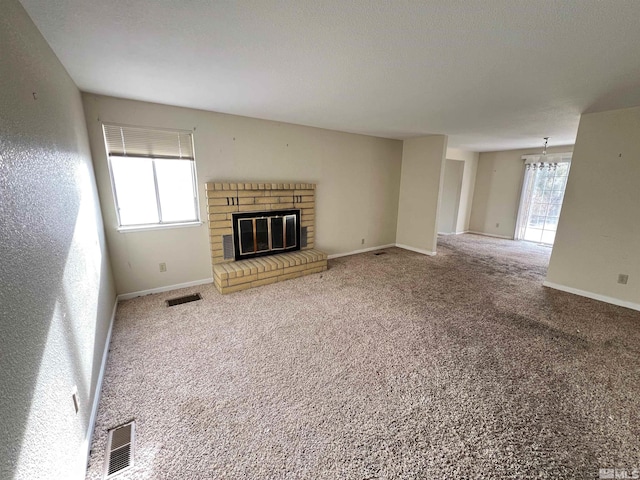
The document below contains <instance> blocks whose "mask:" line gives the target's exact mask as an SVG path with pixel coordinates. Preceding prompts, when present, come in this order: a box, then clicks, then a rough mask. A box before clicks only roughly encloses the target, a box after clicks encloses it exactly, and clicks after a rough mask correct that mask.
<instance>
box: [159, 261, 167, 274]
mask: <svg viewBox="0 0 640 480" xmlns="http://www.w3.org/2000/svg"><path fill="white" fill-rule="evenodd" d="M160 271H161V272H166V271H167V264H166V263H161V264H160Z"/></svg>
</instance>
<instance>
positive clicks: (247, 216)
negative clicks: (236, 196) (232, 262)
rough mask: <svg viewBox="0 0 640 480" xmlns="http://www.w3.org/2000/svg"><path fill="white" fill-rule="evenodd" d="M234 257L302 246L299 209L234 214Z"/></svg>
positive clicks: (276, 251) (273, 252)
mask: <svg viewBox="0 0 640 480" xmlns="http://www.w3.org/2000/svg"><path fill="white" fill-rule="evenodd" d="M232 223H233V245H234V251H235V259H236V260H243V259H245V258H254V257H261V256H264V255H274V254H276V253H284V252H290V251H295V250H300V210H298V209H295V210H269V211H266V212H246V213H234V214H233V222H232Z"/></svg>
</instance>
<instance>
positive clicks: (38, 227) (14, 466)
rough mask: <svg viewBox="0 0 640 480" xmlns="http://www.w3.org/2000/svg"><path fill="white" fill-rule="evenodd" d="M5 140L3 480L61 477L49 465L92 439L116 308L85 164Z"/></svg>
mask: <svg viewBox="0 0 640 480" xmlns="http://www.w3.org/2000/svg"><path fill="white" fill-rule="evenodd" d="M3 143H4V144H3V145H2V152H10V154H9V155H6V154H5V155H4V156H3V158H2V163H1V164H0V191H1V193H2V201H1V204H0V209H1V212H2V225H1V227H0V264H1V265H2V270H3V273H2V287H1V289H0V305H1V309H2V321H1V322H0V360H1V364H2V367H1V369H0V385H1V391H2V394H1V395H0V411H1V412H2V416H1V420H0V422H1V430H2V431H3V435H2V438H1V439H0V457H1V458H2V464H1V468H0V473H1V474H0V477H1V478H7V479H10V478H36V476H34V473H36V472H37V473H38V475H40V476H41V475H43V474H50V475H52V476H55V474H57V472H47V471H46V469H47V468H49V466H50V467H54V466H55V465H65V464H66V465H67V466H68V465H77V464H78V460H79V458H81V455H80V453H81V452H80V451H78V450H77V449H76V448H72V447H73V445H74V444H75V445H77V444H79V442H80V443H81V442H82V440H83V439H84V437H85V433H86V429H87V425H88V423H89V416H90V414H91V403H90V399H91V398H92V396H93V394H94V392H92V391H91V388H92V385H95V384H96V380H97V379H96V376H97V375H98V373H99V366H100V362H101V357H102V351H103V347H104V338H105V336H106V331H105V328H108V325H104V322H100V319H99V318H98V317H99V315H100V313H99V312H101V311H102V312H103V311H105V310H103V309H104V308H105V305H109V303H110V304H111V305H110V306H108V307H106V308H107V311H111V309H112V307H113V293H112V292H111V291H110V289H111V286H110V285H109V277H108V276H107V275H105V274H104V273H103V272H104V271H105V270H106V271H108V269H109V267H108V264H107V261H108V260H107V259H106V258H105V256H104V255H103V254H102V252H103V249H104V245H103V242H101V239H100V236H99V231H100V229H101V228H102V223H101V220H100V217H99V210H97V199H96V196H95V191H94V187H93V184H92V182H93V180H92V177H91V175H92V172H91V170H90V168H89V167H88V166H87V159H86V158H79V156H78V155H77V154H75V153H69V152H55V151H44V150H43V149H33V150H29V149H28V148H27V149H25V145H24V144H20V143H17V144H11V143H9V144H7V143H6V141H5V142H3ZM103 277H104V278H103ZM101 292H102V295H101ZM101 323H102V325H101ZM101 342H102V345H100V343H101ZM96 357H97V358H96ZM74 385H77V392H78V398H79V400H80V411H79V412H78V414H77V415H76V413H75V409H74V407H73V401H72V396H71V395H72V389H73V386H74ZM52 441H53V442H52ZM67 468H68V467H67Z"/></svg>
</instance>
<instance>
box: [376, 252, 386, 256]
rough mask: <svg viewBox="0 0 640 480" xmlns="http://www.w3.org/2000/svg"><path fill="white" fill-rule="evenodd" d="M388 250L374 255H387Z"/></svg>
mask: <svg viewBox="0 0 640 480" xmlns="http://www.w3.org/2000/svg"><path fill="white" fill-rule="evenodd" d="M386 253H387V252H376V253H374V255H385V254H386Z"/></svg>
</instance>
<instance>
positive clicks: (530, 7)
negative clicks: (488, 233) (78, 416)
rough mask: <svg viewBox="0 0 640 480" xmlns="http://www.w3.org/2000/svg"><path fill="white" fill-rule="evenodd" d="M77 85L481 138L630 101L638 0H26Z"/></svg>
mask: <svg viewBox="0 0 640 480" xmlns="http://www.w3.org/2000/svg"><path fill="white" fill-rule="evenodd" d="M21 1H22V4H23V5H24V7H25V8H26V10H27V11H28V13H29V15H30V16H31V18H32V19H33V20H34V22H35V23H36V25H37V26H38V28H39V29H40V31H41V32H42V34H43V35H44V37H45V38H46V39H47V41H48V42H49V44H50V45H51V47H52V48H53V50H54V51H55V53H56V54H57V55H58V57H59V58H60V60H61V61H62V63H63V64H64V66H65V67H66V68H67V70H68V71H69V73H70V75H71V77H72V78H73V79H74V81H75V82H76V83H77V85H78V86H79V87H80V89H81V90H83V91H87V92H93V93H100V94H105V95H113V96H117V97H124V98H131V99H137V100H146V101H151V102H158V103H165V104H170V105H179V106H185V107H193V108H200V109H205V110H213V111H218V112H225V113H233V114H237V115H246V116H250V117H257V118H264V119H271V120H278V121H283V122H291V123H297V124H303V125H312V126H316V127H323V128H330V129H336V130H343V131H348V132H357V133H364V134H368V135H378V136H383V137H391V138H406V137H410V136H415V135H424V134H430V133H443V134H448V135H449V145H450V146H454V147H458V148H465V149H469V150H476V151H488V150H504V149H511V148H528V147H534V146H540V145H541V144H542V137H546V136H550V137H551V140H550V144H551V145H561V144H571V143H573V142H574V140H575V135H576V130H577V126H578V120H579V116H580V114H581V113H582V112H585V111H596V110H608V109H613V108H622V107H628V106H636V105H640V52H639V50H638V48H639V46H640V28H639V27H638V21H639V20H640V1H637V0H630V1H624V0H609V1H597V0H563V1H547V0H544V1H543V0H529V1H513V0H504V1H498V0H476V1H473V2H470V1H468V0H460V1H452V0H432V1H429V2H423V1H418V0H411V1H402V0H395V1H388V0H384V1H383V0H361V1H356V0H316V1H300V0H256V1H211V0H183V1H178V0H173V1H172V0H138V1H135V2H131V1H128V0H110V1H105V0H56V1H50V0H21Z"/></svg>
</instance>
